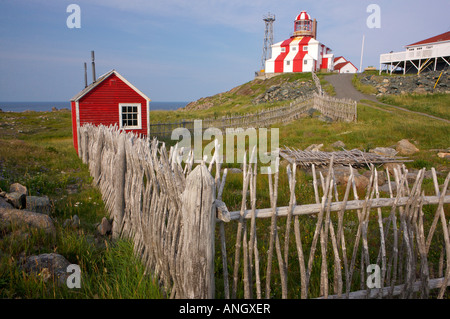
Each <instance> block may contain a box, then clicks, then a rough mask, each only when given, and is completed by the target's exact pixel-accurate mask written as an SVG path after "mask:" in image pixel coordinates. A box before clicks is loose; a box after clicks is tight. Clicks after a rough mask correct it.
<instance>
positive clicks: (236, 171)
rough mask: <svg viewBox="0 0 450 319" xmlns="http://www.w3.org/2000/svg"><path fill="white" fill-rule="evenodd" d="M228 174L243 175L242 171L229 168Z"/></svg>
mask: <svg viewBox="0 0 450 319" xmlns="http://www.w3.org/2000/svg"><path fill="white" fill-rule="evenodd" d="M227 172H228V173H231V174H242V169H240V168H234V167H232V168H227Z"/></svg>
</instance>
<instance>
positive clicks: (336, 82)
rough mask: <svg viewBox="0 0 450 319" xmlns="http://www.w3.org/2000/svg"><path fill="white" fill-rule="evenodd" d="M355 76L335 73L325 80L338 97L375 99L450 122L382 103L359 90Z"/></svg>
mask: <svg viewBox="0 0 450 319" xmlns="http://www.w3.org/2000/svg"><path fill="white" fill-rule="evenodd" d="M353 76H354V74H333V75H328V76H326V77H325V80H326V81H328V83H330V84H331V85H333V87H334V90H335V91H336V97H337V98H339V99H352V100H355V101H357V102H360V101H361V100H369V101H373V102H376V103H378V104H381V105H386V106H389V107H393V108H395V109H397V110H400V111H404V112H408V113H414V114H418V115H422V116H427V117H429V118H432V119H435V120H439V121H443V122H446V123H449V124H450V121H449V120H447V119H443V118H441V117H437V116H433V115H430V114H426V113H422V112H416V111H411V110H408V109H405V108H403V107H400V106H396V105H391V104H386V103H382V102H380V101H378V100H377V98H376V97H374V96H371V95H366V94H363V93H361V92H359V91H358V90H357V89H355V87H354V86H353V83H352V78H353ZM362 104H364V105H367V106H370V107H374V108H376V109H378V110H383V111H386V112H390V111H388V110H384V109H381V108H379V107H376V106H373V105H369V104H365V103H362Z"/></svg>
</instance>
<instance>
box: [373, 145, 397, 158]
mask: <svg viewBox="0 0 450 319" xmlns="http://www.w3.org/2000/svg"><path fill="white" fill-rule="evenodd" d="M369 153H375V154H378V155H382V156H387V157H394V156H395V155H397V153H398V152H397V151H396V150H394V149H393V148H390V147H376V148H374V149H372V150H369Z"/></svg>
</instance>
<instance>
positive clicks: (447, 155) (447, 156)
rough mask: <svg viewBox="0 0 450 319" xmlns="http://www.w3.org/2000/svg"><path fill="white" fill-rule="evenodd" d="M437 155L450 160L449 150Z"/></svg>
mask: <svg viewBox="0 0 450 319" xmlns="http://www.w3.org/2000/svg"><path fill="white" fill-rule="evenodd" d="M437 156H438V157H439V158H444V159H446V160H450V153H447V152H440V153H438V154H437Z"/></svg>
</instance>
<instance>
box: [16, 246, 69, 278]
mask: <svg viewBox="0 0 450 319" xmlns="http://www.w3.org/2000/svg"><path fill="white" fill-rule="evenodd" d="M70 264H71V263H70V262H69V261H68V260H67V259H66V258H65V257H64V256H62V255H59V254H55V253H51V254H41V255H35V256H29V257H27V258H26V260H25V262H24V264H23V265H22V269H23V271H25V272H26V273H28V274H34V275H36V276H41V277H42V278H43V280H44V282H47V281H48V280H49V279H51V280H54V281H55V282H56V283H58V285H60V286H63V285H66V281H67V278H68V277H69V276H70V273H68V272H67V267H68V266H69V265H70Z"/></svg>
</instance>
